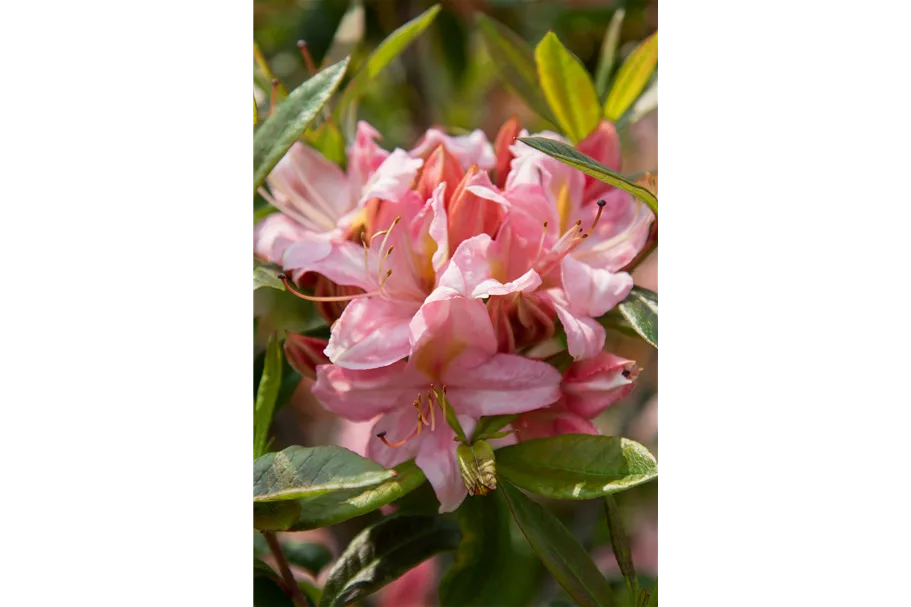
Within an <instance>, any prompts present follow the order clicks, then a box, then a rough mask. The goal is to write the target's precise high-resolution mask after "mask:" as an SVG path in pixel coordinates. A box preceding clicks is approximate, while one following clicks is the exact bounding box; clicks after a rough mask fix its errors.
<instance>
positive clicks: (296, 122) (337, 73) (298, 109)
mask: <svg viewBox="0 0 911 607" xmlns="http://www.w3.org/2000/svg"><path fill="white" fill-rule="evenodd" d="M348 61H349V60H348V59H345V60H343V61H339V62H338V63H336V64H335V65H332V66H330V67H327V68H326V69H324V70H323V71H321V72H320V73H318V74H316V75H315V76H313V77H311V78H310V79H309V80H307V81H306V82H304V83H303V84H302V85H300V86H299V87H297V88H296V89H294V90H293V91H292V92H291V94H290V95H288V98H287V99H285V100H284V101H282V102H281V103H280V104H278V106H277V107H276V108H275V111H274V112H273V113H272V115H271V116H269V117H268V118H266V119H265V120H264V121H263V122H262V124H261V125H260V127H259V128H258V129H256V132H255V133H254V134H253V191H254V192H255V191H256V189H257V188H258V187H259V186H261V185H262V184H263V182H264V181H265V180H266V176H267V175H268V174H269V172H270V171H271V170H272V169H273V168H274V167H275V165H276V164H277V163H278V161H279V160H280V159H281V157H282V156H284V155H285V152H287V151H288V148H290V147H291V144H293V143H294V142H295V141H297V139H298V138H299V137H300V136H301V133H303V132H304V131H305V130H306V129H307V126H309V125H310V122H311V121H312V120H313V118H314V117H316V115H317V113H319V111H320V110H321V109H322V108H323V106H324V105H325V104H326V102H327V101H329V98H330V97H331V96H332V93H333V92H334V91H335V89H336V87H338V85H339V83H340V82H341V81H342V77H343V76H344V75H345V69H346V68H347V67H348Z"/></svg>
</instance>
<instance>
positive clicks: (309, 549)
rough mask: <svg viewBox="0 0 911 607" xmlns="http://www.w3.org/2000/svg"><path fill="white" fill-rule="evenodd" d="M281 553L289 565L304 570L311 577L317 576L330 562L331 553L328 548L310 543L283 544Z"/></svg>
mask: <svg viewBox="0 0 911 607" xmlns="http://www.w3.org/2000/svg"><path fill="white" fill-rule="evenodd" d="M282 552H284V553H285V558H286V559H288V562H289V563H292V564H294V565H297V566H298V567H302V568H303V569H306V570H307V571H309V572H310V573H312V574H313V577H316V576H318V575H319V572H320V571H322V569H323V567H325V566H326V565H328V564H329V562H330V561H331V560H332V553H331V552H329V549H328V548H326V547H325V546H323V545H322V544H314V543H311V542H283V543H282Z"/></svg>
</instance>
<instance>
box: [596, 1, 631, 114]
mask: <svg viewBox="0 0 911 607" xmlns="http://www.w3.org/2000/svg"><path fill="white" fill-rule="evenodd" d="M625 16H626V11H625V10H623V9H622V8H618V9H617V10H616V11H615V12H614V15H613V16H612V17H611V20H610V23H609V24H608V26H607V32H606V33H605V34H604V42H602V43H601V57H600V59H599V60H598V69H597V71H596V72H595V73H596V75H595V90H596V91H597V92H598V99H604V93H606V92H607V83H608V82H609V81H610V73H611V70H612V69H613V68H614V61H615V60H616V57H617V46H619V44H620V28H622V27H623V18H624V17H625Z"/></svg>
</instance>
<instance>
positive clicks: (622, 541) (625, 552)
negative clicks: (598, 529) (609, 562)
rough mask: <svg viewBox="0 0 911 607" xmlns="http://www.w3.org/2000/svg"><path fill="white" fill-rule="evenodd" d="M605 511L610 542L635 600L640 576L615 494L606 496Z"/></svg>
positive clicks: (631, 595)
mask: <svg viewBox="0 0 911 607" xmlns="http://www.w3.org/2000/svg"><path fill="white" fill-rule="evenodd" d="M604 512H605V514H606V515H607V529H608V532H609V533H610V544H611V548H612V549H613V551H614V557H616V559H617V564H618V565H619V566H620V573H622V574H623V578H624V579H625V580H626V587H627V588H628V589H629V593H630V598H631V599H632V600H633V602H635V601H636V598H637V597H638V595H639V578H637V577H636V568H635V567H634V566H633V557H632V552H631V551H630V547H629V538H627V537H626V530H625V529H624V528H623V519H622V518H621V516H620V510H619V508H617V501H616V500H615V499H614V496H613V495H605V496H604Z"/></svg>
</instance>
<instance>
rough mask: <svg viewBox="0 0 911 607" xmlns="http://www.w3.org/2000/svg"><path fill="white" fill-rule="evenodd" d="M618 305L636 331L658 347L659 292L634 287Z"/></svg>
mask: <svg viewBox="0 0 911 607" xmlns="http://www.w3.org/2000/svg"><path fill="white" fill-rule="evenodd" d="M617 307H618V308H619V310H620V314H622V315H623V318H625V319H626V321H627V322H628V323H629V324H630V325H631V326H632V327H633V329H634V330H635V331H636V333H638V334H639V335H640V336H641V337H642V339H644V340H645V341H647V342H648V343H650V344H651V345H653V346H655V348H657V347H658V294H657V293H655V292H654V291H649V290H648V289H643V288H642V287H633V289H632V290H631V291H630V293H629V295H627V296H626V299H624V300H623V301H622V302H621V303H620V305H618V306H617Z"/></svg>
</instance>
